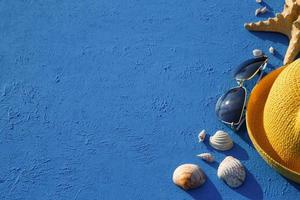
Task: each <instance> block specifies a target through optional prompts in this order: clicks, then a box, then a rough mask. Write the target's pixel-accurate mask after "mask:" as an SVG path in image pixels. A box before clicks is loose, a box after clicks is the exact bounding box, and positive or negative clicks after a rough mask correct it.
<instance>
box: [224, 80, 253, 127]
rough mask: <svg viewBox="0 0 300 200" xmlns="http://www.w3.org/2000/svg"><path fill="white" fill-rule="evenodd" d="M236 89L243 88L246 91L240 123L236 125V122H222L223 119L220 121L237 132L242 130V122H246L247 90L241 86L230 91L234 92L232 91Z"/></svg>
mask: <svg viewBox="0 0 300 200" xmlns="http://www.w3.org/2000/svg"><path fill="white" fill-rule="evenodd" d="M235 88H242V89H243V90H244V91H245V96H244V104H243V108H242V112H241V114H240V118H239V121H238V122H237V123H234V122H226V121H224V120H222V119H219V120H220V121H221V122H222V123H224V124H227V125H229V126H230V128H231V129H233V130H235V131H238V130H239V128H240V125H241V124H242V123H241V122H243V121H244V120H243V117H244V115H245V110H246V109H245V108H246V103H247V89H246V88H245V87H244V86H242V85H239V86H236V87H232V88H230V89H229V90H232V89H235ZM229 90H228V91H229Z"/></svg>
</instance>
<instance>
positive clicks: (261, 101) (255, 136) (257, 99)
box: [246, 67, 300, 183]
mask: <svg viewBox="0 0 300 200" xmlns="http://www.w3.org/2000/svg"><path fill="white" fill-rule="evenodd" d="M284 68H285V67H280V68H278V69H276V70H274V71H272V72H271V73H270V74H268V75H267V76H265V77H264V78H263V79H262V80H261V81H260V82H259V83H258V84H257V85H256V86H255V87H254V89H253V91H252V93H251V95H250V98H249V101H248V105H247V113H246V123H247V129H248V134H249V136H250V139H251V141H252V143H253V145H254V147H255V148H256V150H257V151H258V153H259V154H260V155H261V156H262V157H263V159H264V160H265V161H266V162H267V163H268V164H269V165H270V166H271V167H273V168H274V169H276V170H277V171H278V172H279V173H280V174H282V175H283V176H285V177H286V178H288V179H291V180H293V181H295V182H297V183H300V169H299V171H294V170H292V169H290V168H289V167H288V166H286V165H285V164H283V163H281V162H280V159H279V157H278V155H277V154H276V152H275V151H274V150H273V148H272V147H271V144H270V143H269V141H268V139H267V137H266V133H265V130H264V126H263V112H264V106H265V103H266V100H267V97H268V95H269V92H270V89H271V87H272V85H273V83H274V81H275V79H276V78H277V76H278V75H279V74H280V73H281V72H282V70H283V69H284Z"/></svg>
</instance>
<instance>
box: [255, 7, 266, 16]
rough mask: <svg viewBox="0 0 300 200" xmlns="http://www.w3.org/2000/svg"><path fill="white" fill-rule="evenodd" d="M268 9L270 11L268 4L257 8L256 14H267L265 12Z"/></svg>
mask: <svg viewBox="0 0 300 200" xmlns="http://www.w3.org/2000/svg"><path fill="white" fill-rule="evenodd" d="M268 11H269V10H268V8H267V7H266V6H264V7H260V8H257V9H256V10H255V16H257V15H260V14H265V13H266V12H268Z"/></svg>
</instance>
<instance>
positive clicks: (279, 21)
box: [244, 13, 290, 37]
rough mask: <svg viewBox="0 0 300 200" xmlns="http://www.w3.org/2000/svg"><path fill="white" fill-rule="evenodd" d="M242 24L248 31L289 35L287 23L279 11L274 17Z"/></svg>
mask: <svg viewBox="0 0 300 200" xmlns="http://www.w3.org/2000/svg"><path fill="white" fill-rule="evenodd" d="M244 26H245V28H246V29H248V30H250V31H268V32H278V33H282V34H284V35H286V36H288V37H290V34H289V32H290V27H289V23H288V21H287V19H286V18H285V17H284V16H283V15H282V14H281V13H279V14H277V15H276V17H274V18H269V19H268V20H265V21H259V22H255V23H246V24H245V25H244Z"/></svg>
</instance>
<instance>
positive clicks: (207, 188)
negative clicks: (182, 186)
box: [187, 177, 222, 200]
mask: <svg viewBox="0 0 300 200" xmlns="http://www.w3.org/2000/svg"><path fill="white" fill-rule="evenodd" d="M187 193H188V194H189V195H190V196H191V197H192V198H193V199H195V200H201V199H208V200H210V199H211V200H222V196H221V195H220V193H219V192H218V190H217V188H216V186H215V185H214V184H213V183H212V181H211V180H210V179H209V178H208V177H206V181H205V183H204V184H203V186H201V187H199V188H196V189H193V190H189V191H187Z"/></svg>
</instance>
